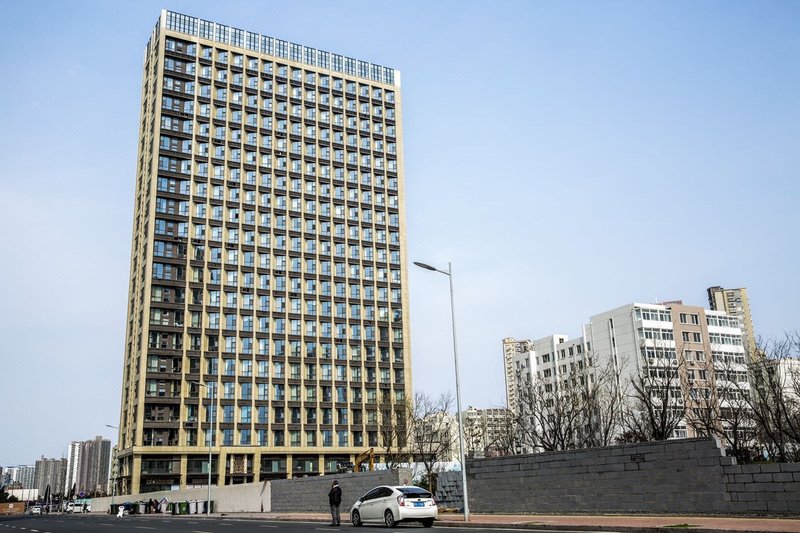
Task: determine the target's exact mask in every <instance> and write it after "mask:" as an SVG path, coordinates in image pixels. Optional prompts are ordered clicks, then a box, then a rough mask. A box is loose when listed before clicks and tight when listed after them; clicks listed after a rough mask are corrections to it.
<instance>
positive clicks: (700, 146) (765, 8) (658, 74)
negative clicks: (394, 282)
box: [0, 0, 800, 465]
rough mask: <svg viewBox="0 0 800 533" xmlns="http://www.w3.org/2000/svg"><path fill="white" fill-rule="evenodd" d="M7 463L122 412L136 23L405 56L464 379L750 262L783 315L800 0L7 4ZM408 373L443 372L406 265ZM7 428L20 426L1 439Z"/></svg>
mask: <svg viewBox="0 0 800 533" xmlns="http://www.w3.org/2000/svg"><path fill="white" fill-rule="evenodd" d="M3 7H4V16H3V18H2V21H0V45H1V46H2V49H3V51H4V53H3V56H2V60H1V61H2V66H3V71H4V73H5V75H4V76H2V77H0V94H1V95H2V98H0V117H2V121H3V127H2V128H0V142H2V146H3V147H4V150H3V157H2V158H0V169H1V170H0V227H2V235H3V243H4V249H5V253H4V254H3V257H4V260H3V261H2V262H0V287H1V288H2V304H0V357H2V371H1V372H0V382H2V389H1V390H2V393H3V394H2V397H3V407H2V422H0V423H1V424H2V431H0V433H2V434H3V435H4V436H5V438H3V439H0V464H4V465H7V464H14V463H31V462H33V461H34V459H35V458H36V457H38V456H39V455H40V454H45V455H47V456H61V455H63V454H64V453H66V449H67V445H68V442H69V441H70V440H83V439H89V438H92V437H93V436H94V435H105V436H107V437H112V438H114V440H115V435H114V432H113V431H112V430H108V429H107V428H106V427H105V424H116V423H117V420H118V410H119V399H120V381H121V374H122V353H123V345H124V325H125V312H126V297H127V283H128V269H129V259H130V235H131V219H132V206H133V197H132V195H133V185H134V178H135V168H136V145H137V135H138V130H137V127H138V126H137V123H138V118H139V97H140V85H141V65H142V53H143V49H144V45H145V43H146V42H147V39H148V37H149V35H150V31H151V30H152V27H153V25H154V24H155V22H156V19H157V17H158V14H159V11H160V9H161V8H163V7H165V8H168V9H172V10H175V11H179V12H182V13H186V14H190V15H195V16H199V17H203V18H207V19H210V20H215V21H217V22H221V23H225V24H229V25H232V26H236V27H240V28H243V29H248V30H253V31H257V32H261V33H266V34H269V35H273V36H276V37H280V38H284V39H288V40H292V41H295V42H300V43H303V44H307V45H309V46H315V47H318V48H322V49H326V50H331V51H336V52H339V53H343V54H345V55H349V56H352V57H357V58H359V59H365V60H369V61H372V62H375V63H380V64H384V65H387V66H392V67H395V68H397V69H399V70H401V72H402V100H403V113H404V116H403V125H404V141H405V171H406V174H405V176H406V218H407V225H408V250H409V258H410V259H411V260H412V261H413V260H418V261H424V262H428V263H432V264H435V265H437V266H440V267H442V268H446V265H447V262H448V261H452V262H453V268H454V272H455V278H454V279H455V290H456V293H455V297H456V315H457V324H458V342H459V357H460V360H461V382H462V394H463V403H464V405H465V407H466V405H474V406H478V407H490V406H497V405H501V404H502V403H503V401H504V392H503V391H504V383H503V374H502V364H501V363H502V360H501V344H500V343H501V339H502V338H503V337H506V336H514V337H517V338H538V337H541V336H545V335H548V334H551V333H555V332H563V333H566V334H568V335H571V336H573V335H577V334H578V332H579V328H580V325H581V324H582V323H584V322H585V321H586V320H587V319H588V317H589V316H590V315H591V314H594V313H597V312H601V311H604V310H607V309H610V308H612V307H616V306H618V305H622V304H624V303H628V302H632V301H640V302H655V301H663V300H673V299H683V300H684V302H687V303H691V304H699V305H707V302H706V296H705V289H706V287H708V286H710V285H717V284H719V285H723V286H732V287H738V286H746V287H747V288H748V290H749V292H750V297H751V305H752V312H753V319H754V322H755V327H756V331H757V333H758V334H761V335H763V336H767V337H774V336H780V335H782V334H783V332H784V331H789V330H796V329H798V311H797V308H798V307H797V302H798V301H800V289H798V284H797V283H795V277H796V272H797V266H796V265H797V263H798V254H799V252H798V237H797V232H798V228H800V215H798V212H800V211H798V209H797V206H796V204H797V200H798V198H800V194H799V193H800V185H799V183H800V181H799V180H798V178H799V177H800V175H799V174H800V150H798V146H800V103H799V102H800V99H798V98H797V95H798V94H800V67H798V65H799V63H798V61H797V58H798V57H800V31H798V29H797V28H798V23H800V3H797V2H755V1H752V2H742V1H739V2H737V1H732V2H731V1H728V2H712V1H703V2H695V1H675V2H653V1H643V2H633V1H630V2H606V1H598V2H511V1H505V2H497V1H485V2H477V1H473V2H468V1H463V0H462V1H452V2H444V1H442V2H430V1H405V2H374V1H372V2H329V1H295V2H266V1H265V2H240V1H228V2H208V1H191V2H189V1H175V2H168V3H164V4H162V3H158V2H152V1H136V2H133V1H130V2H56V1H53V2H45V1H40V2H6V3H4V6H3ZM409 274H410V276H409V281H410V295H411V319H412V323H411V327H412V350H413V359H414V362H413V381H414V387H415V389H417V390H423V391H426V392H428V393H431V394H438V393H439V392H442V391H447V390H452V389H453V383H454V378H453V360H452V345H451V337H450V314H449V299H448V287H447V279H446V278H445V277H444V276H440V275H435V274H433V273H429V272H425V271H422V270H419V269H416V268H414V267H411V270H410V271H409ZM9 435H13V438H8V436H9Z"/></svg>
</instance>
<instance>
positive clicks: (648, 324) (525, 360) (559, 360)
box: [503, 301, 749, 437]
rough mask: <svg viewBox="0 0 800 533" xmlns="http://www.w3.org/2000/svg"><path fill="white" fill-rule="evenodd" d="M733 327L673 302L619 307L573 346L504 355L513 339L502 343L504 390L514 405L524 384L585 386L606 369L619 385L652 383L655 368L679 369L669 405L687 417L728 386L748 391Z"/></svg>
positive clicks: (683, 429)
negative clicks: (675, 402)
mask: <svg viewBox="0 0 800 533" xmlns="http://www.w3.org/2000/svg"><path fill="white" fill-rule="evenodd" d="M739 324H740V322H739V318H738V317H736V316H733V315H727V314H726V313H725V312H723V311H711V310H708V309H703V308H702V307H696V306H687V305H683V303H682V302H679V301H676V302H665V303H662V304H643V303H630V304H626V305H623V306H620V307H617V308H615V309H611V310H609V311H605V312H602V313H599V314H596V315H593V316H592V317H591V318H590V319H589V322H588V323H587V324H586V325H584V326H583V328H582V335H581V336H580V337H577V338H575V339H569V338H568V337H567V336H566V335H563V334H558V335H550V336H547V337H543V338H540V339H537V340H534V341H525V342H526V348H527V351H525V350H518V351H515V352H514V353H511V350H510V349H508V348H507V347H509V346H513V344H512V343H511V342H509V341H513V339H504V340H503V347H504V366H505V369H506V383H507V390H512V391H514V398H515V402H516V399H517V398H518V396H519V391H520V390H521V389H520V388H521V387H523V386H526V384H528V383H530V382H538V383H541V384H543V386H544V387H545V388H546V390H548V391H551V390H553V388H558V387H559V385H560V384H563V383H566V382H569V381H570V380H573V383H574V381H575V380H581V381H580V383H583V381H582V380H583V379H589V380H592V379H593V375H592V373H593V372H596V371H597V370H598V369H605V368H607V367H608V365H612V367H613V369H614V371H615V373H616V374H617V375H618V376H619V380H620V383H630V382H631V381H632V380H633V379H635V378H636V377H637V376H639V375H641V373H643V372H649V373H650V375H651V376H652V375H653V373H654V372H655V373H657V372H658V371H659V370H658V369H659V368H661V369H663V368H666V367H668V366H674V367H675V368H676V369H679V370H678V373H679V379H676V380H675V382H674V384H673V385H672V386H674V387H675V389H676V390H675V393H674V394H675V397H676V398H680V400H679V403H680V402H684V401H686V402H688V403H687V405H686V408H687V409H690V408H691V407H692V404H693V403H694V402H695V401H697V400H698V399H700V398H708V397H710V396H711V395H716V394H719V391H720V389H721V388H724V387H726V386H729V385H730V384H731V383H730V382H733V384H734V385H735V387H736V388H737V389H739V390H746V389H748V388H749V384H748V379H747V366H746V364H745V347H744V346H743V342H742V330H741V327H740V325H739ZM589 359H591V360H592V361H591V365H589V364H588V363H589V362H590V361H589ZM587 368H591V369H593V370H592V371H591V372H587V371H586V369H587ZM509 384H511V385H509ZM512 405H513V409H514V410H515V411H516V408H517V405H516V403H514V404H512V403H510V402H509V406H510V407H511V406H512ZM723 407H724V402H723ZM673 436H674V437H687V436H694V432H693V431H692V429H691V428H690V427H688V426H687V425H686V423H685V421H684V422H683V423H681V424H680V425H679V427H678V429H677V430H676V431H675V432H674V435H673Z"/></svg>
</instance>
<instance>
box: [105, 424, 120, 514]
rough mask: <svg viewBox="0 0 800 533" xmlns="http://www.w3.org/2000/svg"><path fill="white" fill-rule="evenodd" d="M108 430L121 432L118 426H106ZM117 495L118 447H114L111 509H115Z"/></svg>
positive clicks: (112, 451) (112, 453) (112, 455)
mask: <svg viewBox="0 0 800 533" xmlns="http://www.w3.org/2000/svg"><path fill="white" fill-rule="evenodd" d="M106 427H107V428H111V429H116V430H117V431H119V428H118V427H117V426H112V425H111V424H106ZM117 443H119V435H117ZM116 495H117V447H116V446H114V449H112V450H111V508H112V509H113V508H114V496H116Z"/></svg>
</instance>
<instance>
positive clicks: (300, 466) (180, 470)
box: [112, 446, 368, 494]
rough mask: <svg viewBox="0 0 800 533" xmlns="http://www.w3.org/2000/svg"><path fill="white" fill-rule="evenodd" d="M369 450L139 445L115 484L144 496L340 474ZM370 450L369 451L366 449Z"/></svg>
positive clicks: (126, 456)
mask: <svg viewBox="0 0 800 533" xmlns="http://www.w3.org/2000/svg"><path fill="white" fill-rule="evenodd" d="M364 452H365V450H362V449H351V448H338V449H327V450H320V449H303V450H292V451H291V452H287V451H286V450H285V449H284V450H280V449H277V448H261V447H243V446H229V447H226V446H223V447H222V448H212V450H211V461H210V463H209V453H208V448H202V447H180V448H178V447H175V448H174V449H173V448H172V447H157V448H155V449H154V448H153V447H135V448H133V449H128V450H123V451H121V452H120V453H119V454H118V455H117V465H116V469H114V472H115V473H114V475H112V477H113V479H112V483H114V486H115V492H116V493H117V494H138V493H143V492H156V491H163V490H177V489H185V488H192V487H204V486H207V485H208V481H209V471H210V473H211V484H212V485H238V484H242V483H254V482H259V481H267V480H273V479H287V478H292V477H302V476H318V475H321V474H334V473H337V472H342V471H346V470H348V469H351V468H353V465H354V463H355V462H356V460H357V459H358V457H359V455H362V454H364ZM366 452H368V451H366Z"/></svg>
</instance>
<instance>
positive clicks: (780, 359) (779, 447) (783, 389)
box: [746, 332, 800, 462]
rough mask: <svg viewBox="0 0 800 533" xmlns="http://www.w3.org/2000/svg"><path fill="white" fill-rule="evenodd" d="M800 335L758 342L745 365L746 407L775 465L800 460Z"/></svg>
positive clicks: (791, 334)
mask: <svg viewBox="0 0 800 533" xmlns="http://www.w3.org/2000/svg"><path fill="white" fill-rule="evenodd" d="M797 353H800V333H797V332H795V333H790V334H787V335H786V336H785V337H784V338H783V339H777V340H769V341H766V342H765V341H760V342H759V346H758V347H757V348H756V354H754V356H751V358H750V363H749V365H748V371H749V375H750V394H749V395H747V397H746V398H747V400H748V405H749V407H750V409H751V411H752V415H753V419H754V420H755V422H756V426H757V431H758V436H759V438H760V439H761V440H762V443H763V445H764V446H765V447H766V450H767V452H768V453H769V455H770V456H771V457H773V458H775V459H777V460H778V461H781V462H784V461H788V460H795V461H796V460H800V396H798V393H800V362H799V361H798V359H797V357H796V355H795V354H797Z"/></svg>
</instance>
